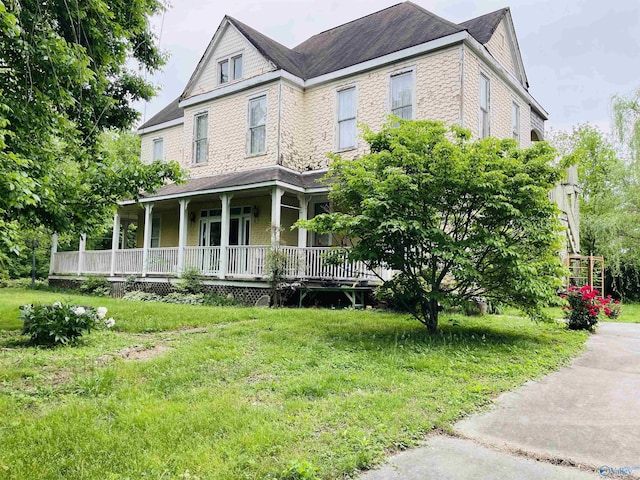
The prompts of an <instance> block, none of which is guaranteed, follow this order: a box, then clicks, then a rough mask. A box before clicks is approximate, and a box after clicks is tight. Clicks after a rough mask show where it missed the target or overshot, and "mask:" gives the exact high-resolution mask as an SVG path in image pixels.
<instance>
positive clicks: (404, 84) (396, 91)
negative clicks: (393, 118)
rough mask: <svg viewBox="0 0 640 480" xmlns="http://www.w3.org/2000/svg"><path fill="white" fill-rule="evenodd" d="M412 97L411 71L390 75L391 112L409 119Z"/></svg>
mask: <svg viewBox="0 0 640 480" xmlns="http://www.w3.org/2000/svg"><path fill="white" fill-rule="evenodd" d="M413 97H414V92H413V71H409V72H403V73H399V74H396V75H391V113H392V114H393V115H397V116H398V117H400V118H403V119H405V120H411V119H412V118H413Z"/></svg>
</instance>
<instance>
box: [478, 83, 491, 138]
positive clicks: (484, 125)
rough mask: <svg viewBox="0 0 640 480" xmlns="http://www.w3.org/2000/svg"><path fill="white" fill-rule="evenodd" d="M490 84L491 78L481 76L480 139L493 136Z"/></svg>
mask: <svg viewBox="0 0 640 480" xmlns="http://www.w3.org/2000/svg"><path fill="white" fill-rule="evenodd" d="M490 93H491V88H490V83H489V77H487V76H485V75H483V74H480V112H479V113H480V119H479V120H480V125H479V127H480V138H486V137H488V136H489V135H491V120H490V117H489V113H490V110H491V107H490V100H491V98H490Z"/></svg>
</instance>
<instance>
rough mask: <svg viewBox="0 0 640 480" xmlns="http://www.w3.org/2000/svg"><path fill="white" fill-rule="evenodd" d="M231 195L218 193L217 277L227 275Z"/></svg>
mask: <svg viewBox="0 0 640 480" xmlns="http://www.w3.org/2000/svg"><path fill="white" fill-rule="evenodd" d="M232 197H233V194H232V193H223V194H222V195H220V202H221V203H222V215H221V216H220V271H219V272H218V278H224V277H225V276H226V275H227V264H228V260H229V252H228V250H229V218H230V216H231V198H232Z"/></svg>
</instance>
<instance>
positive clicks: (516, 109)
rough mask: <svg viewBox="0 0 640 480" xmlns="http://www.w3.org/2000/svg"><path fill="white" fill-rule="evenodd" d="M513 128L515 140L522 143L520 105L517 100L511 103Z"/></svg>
mask: <svg viewBox="0 0 640 480" xmlns="http://www.w3.org/2000/svg"><path fill="white" fill-rule="evenodd" d="M511 130H512V132H513V138H514V139H515V141H516V142H518V143H520V105H518V104H517V103H516V102H513V103H512V104H511Z"/></svg>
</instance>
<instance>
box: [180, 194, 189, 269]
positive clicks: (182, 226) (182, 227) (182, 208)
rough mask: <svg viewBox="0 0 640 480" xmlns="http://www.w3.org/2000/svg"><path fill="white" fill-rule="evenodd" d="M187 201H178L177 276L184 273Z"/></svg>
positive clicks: (184, 199)
mask: <svg viewBox="0 0 640 480" xmlns="http://www.w3.org/2000/svg"><path fill="white" fill-rule="evenodd" d="M189 201H190V200H189V199H188V198H183V199H182V200H180V228H179V231H178V274H180V273H182V272H183V271H184V253H185V252H184V249H185V247H186V246H187V227H188V223H187V222H188V220H189V219H188V215H187V208H188V206H189Z"/></svg>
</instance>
